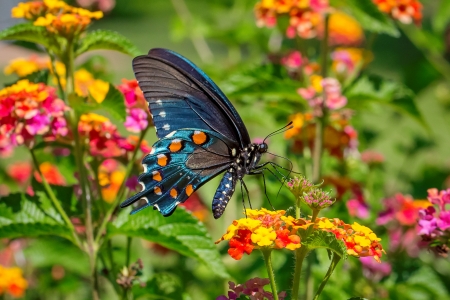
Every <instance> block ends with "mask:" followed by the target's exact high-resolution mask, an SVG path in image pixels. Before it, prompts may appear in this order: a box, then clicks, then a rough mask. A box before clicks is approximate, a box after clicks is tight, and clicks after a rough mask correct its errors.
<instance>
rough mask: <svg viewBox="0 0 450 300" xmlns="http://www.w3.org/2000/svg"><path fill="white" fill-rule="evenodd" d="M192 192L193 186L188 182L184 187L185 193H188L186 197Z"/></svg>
mask: <svg viewBox="0 0 450 300" xmlns="http://www.w3.org/2000/svg"><path fill="white" fill-rule="evenodd" d="M193 192H194V188H193V187H192V184H189V185H188V186H187V187H186V195H188V197H189V196H190V195H192V193H193Z"/></svg>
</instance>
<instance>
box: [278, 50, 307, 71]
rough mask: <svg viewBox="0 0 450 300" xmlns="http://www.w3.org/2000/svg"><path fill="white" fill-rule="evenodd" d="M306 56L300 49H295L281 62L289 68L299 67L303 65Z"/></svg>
mask: <svg viewBox="0 0 450 300" xmlns="http://www.w3.org/2000/svg"><path fill="white" fill-rule="evenodd" d="M303 62H304V58H303V57H302V54H301V53H300V52H299V51H293V52H291V53H289V54H288V55H286V56H284V57H282V58H281V64H282V65H283V66H285V67H286V68H288V69H294V70H295V69H298V68H300V67H301V66H302V64H303Z"/></svg>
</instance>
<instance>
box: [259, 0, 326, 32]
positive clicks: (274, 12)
mask: <svg viewBox="0 0 450 300" xmlns="http://www.w3.org/2000/svg"><path fill="white" fill-rule="evenodd" d="M328 7H329V4H328V0H306V1H296V0H288V1H286V0H261V1H260V2H258V3H257V4H256V6H255V15H256V19H257V25H258V26H261V27H262V26H267V27H274V26H275V25H276V24H277V19H278V18H279V17H280V16H282V15H287V16H288V17H289V26H288V28H287V31H286V35H287V36H288V37H289V38H294V37H295V35H298V36H300V37H302V38H305V39H310V38H314V37H316V36H317V31H318V26H319V25H320V23H321V22H322V19H323V13H324V12H325V11H326V9H327V8H328Z"/></svg>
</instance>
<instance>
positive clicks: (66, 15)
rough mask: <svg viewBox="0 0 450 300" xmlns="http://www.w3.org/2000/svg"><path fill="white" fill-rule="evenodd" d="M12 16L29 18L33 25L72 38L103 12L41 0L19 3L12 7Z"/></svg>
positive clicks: (62, 2) (56, 1) (51, 0)
mask: <svg viewBox="0 0 450 300" xmlns="http://www.w3.org/2000/svg"><path fill="white" fill-rule="evenodd" d="M12 17H13V18H25V19H27V20H31V21H33V25H35V26H43V27H45V28H46V29H47V30H48V31H49V32H52V33H56V34H58V35H61V36H65V37H67V38H72V37H74V36H76V35H79V34H80V33H82V32H83V31H85V30H86V28H87V26H88V25H89V24H90V23H91V22H92V19H100V18H102V17H103V12H101V11H95V12H91V11H89V10H87V9H83V8H78V7H73V6H70V5H68V4H66V3H65V2H64V1H60V0H43V1H31V2H25V3H19V5H18V6H16V7H14V8H13V9H12Z"/></svg>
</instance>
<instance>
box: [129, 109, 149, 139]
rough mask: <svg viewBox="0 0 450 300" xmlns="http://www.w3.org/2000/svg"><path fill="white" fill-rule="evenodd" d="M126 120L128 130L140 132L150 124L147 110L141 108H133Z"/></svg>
mask: <svg viewBox="0 0 450 300" xmlns="http://www.w3.org/2000/svg"><path fill="white" fill-rule="evenodd" d="M128 112H129V115H128V116H127V119H126V121H125V124H124V125H125V128H126V129H127V130H128V131H131V132H136V133H139V132H141V131H142V130H144V129H145V128H147V126H148V118H147V113H146V112H145V110H143V109H141V108H131V109H129V110H128Z"/></svg>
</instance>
